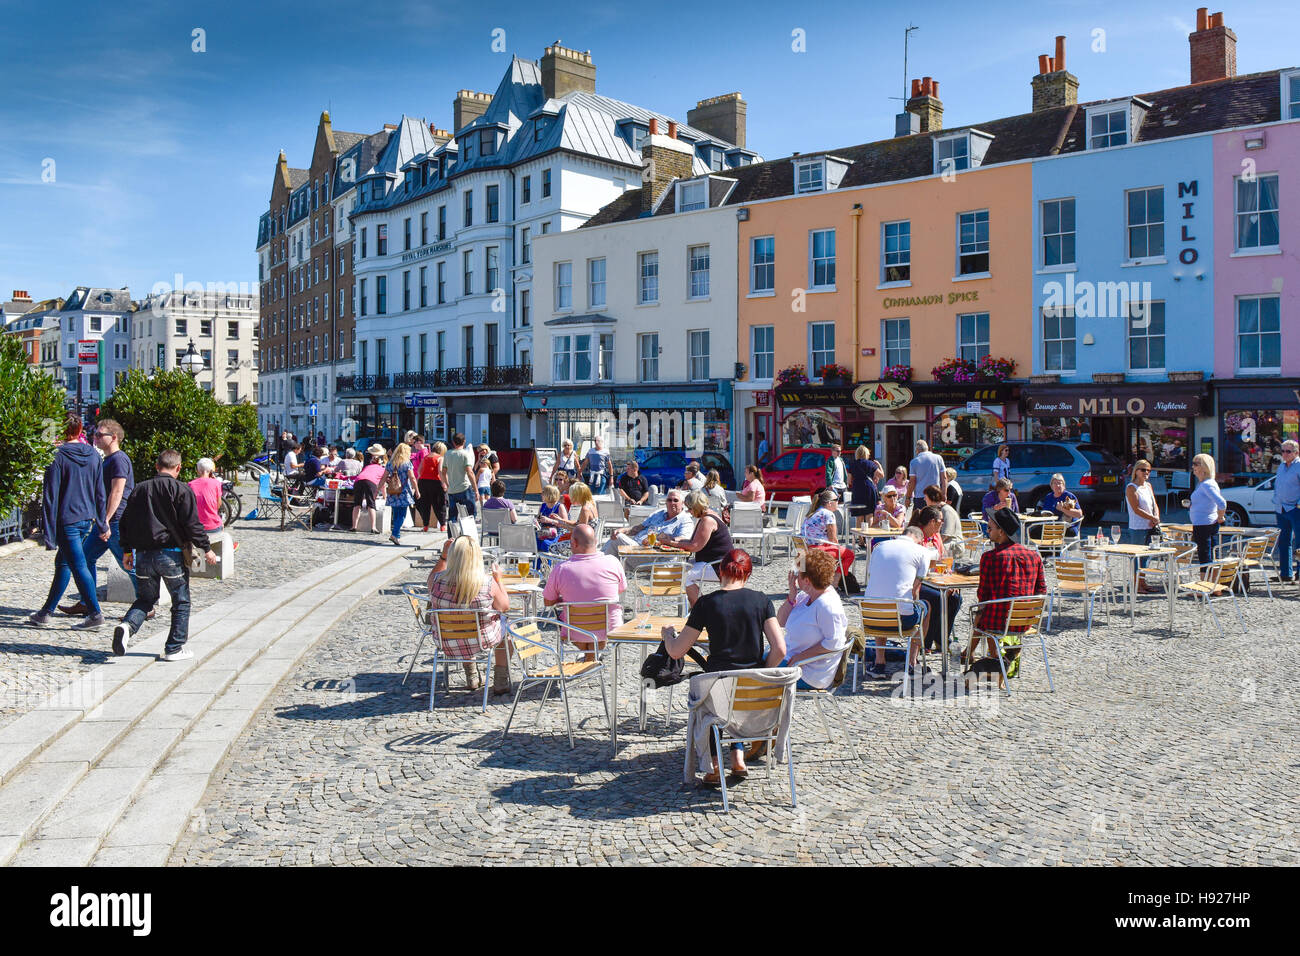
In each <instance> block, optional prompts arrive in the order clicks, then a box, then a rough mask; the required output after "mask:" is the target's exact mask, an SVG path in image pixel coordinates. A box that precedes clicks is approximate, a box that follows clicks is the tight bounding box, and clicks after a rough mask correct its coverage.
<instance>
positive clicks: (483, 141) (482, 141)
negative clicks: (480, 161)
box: [478, 129, 497, 156]
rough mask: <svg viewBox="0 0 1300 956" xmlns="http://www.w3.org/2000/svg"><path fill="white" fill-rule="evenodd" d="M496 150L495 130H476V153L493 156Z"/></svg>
mask: <svg viewBox="0 0 1300 956" xmlns="http://www.w3.org/2000/svg"><path fill="white" fill-rule="evenodd" d="M496 152H497V131H496V130H494V129H481V130H479V132H478V154H479V155H480V156H495V155H496Z"/></svg>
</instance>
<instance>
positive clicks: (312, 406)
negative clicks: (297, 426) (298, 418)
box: [308, 402, 316, 418]
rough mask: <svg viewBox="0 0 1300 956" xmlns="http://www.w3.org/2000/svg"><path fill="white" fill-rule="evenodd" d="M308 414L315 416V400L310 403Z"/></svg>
mask: <svg viewBox="0 0 1300 956" xmlns="http://www.w3.org/2000/svg"><path fill="white" fill-rule="evenodd" d="M308 414H309V415H311V417H312V418H315V417H316V403H315V402H312V403H311V408H310V410H309V411H308Z"/></svg>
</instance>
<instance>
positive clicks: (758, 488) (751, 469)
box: [736, 465, 767, 505]
mask: <svg viewBox="0 0 1300 956" xmlns="http://www.w3.org/2000/svg"><path fill="white" fill-rule="evenodd" d="M766 499H767V489H765V488H764V487H763V472H762V470H761V469H760V468H759V467H758V465H746V466H745V483H744V484H743V485H741V486H740V493H739V494H737V495H736V500H737V501H752V502H754V503H755V504H759V505H761V504H762V503H763V502H764V501H765V500H766Z"/></svg>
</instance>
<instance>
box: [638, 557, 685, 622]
mask: <svg viewBox="0 0 1300 956" xmlns="http://www.w3.org/2000/svg"><path fill="white" fill-rule="evenodd" d="M688 567H689V565H687V563H686V561H685V560H672V561H650V562H647V563H646V564H642V565H640V566H639V567H637V568H636V569H635V570H634V571H633V572H632V585H633V587H634V588H636V596H635V602H634V606H633V610H634V611H636V612H637V613H640V611H641V609H642V607H643V605H642V599H644V608H645V609H646V610H649V609H650V603H651V602H652V601H655V600H670V601H671V600H674V599H675V600H676V601H677V609H678V613H679V614H680V615H682V616H685V615H686V571H687V568H688Z"/></svg>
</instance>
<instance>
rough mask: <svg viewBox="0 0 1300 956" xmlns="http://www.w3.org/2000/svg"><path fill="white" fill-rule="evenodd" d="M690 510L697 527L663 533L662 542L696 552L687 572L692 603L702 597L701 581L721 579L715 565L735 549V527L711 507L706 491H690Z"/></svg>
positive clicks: (689, 551) (672, 546)
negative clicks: (686, 531) (679, 532)
mask: <svg viewBox="0 0 1300 956" xmlns="http://www.w3.org/2000/svg"><path fill="white" fill-rule="evenodd" d="M686 510H687V511H688V512H689V513H690V515H691V517H692V518H694V519H695V530H694V532H693V533H692V534H691V536H690V537H689V538H688V537H685V536H683V537H674V536H673V535H667V534H661V535H660V536H659V543H660V544H662V545H666V546H667V547H670V548H677V549H679V550H681V551H686V552H688V553H690V554H693V555H695V563H694V564H692V565H691V566H690V569H689V570H688V571H687V572H686V578H685V584H686V600H687V601H688V602H690V605H691V607H694V606H695V602H696V601H698V600H699V597H700V585H701V584H703V583H704V582H705V581H716V580H718V574H717V572H716V571H715V570H714V565H716V564H718V563H719V562H720V561H722V559H723V558H725V557H726V556H727V555H728V554H730V553H731V529H730V528H728V527H727V523H726V522H725V521H723V520H722V515H720V514H718V513H717V512H716V511H712V510H710V508H709V499H708V496H707V495H705V494H704V492H702V491H692V492H689V493H688V494H687V495H686Z"/></svg>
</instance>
